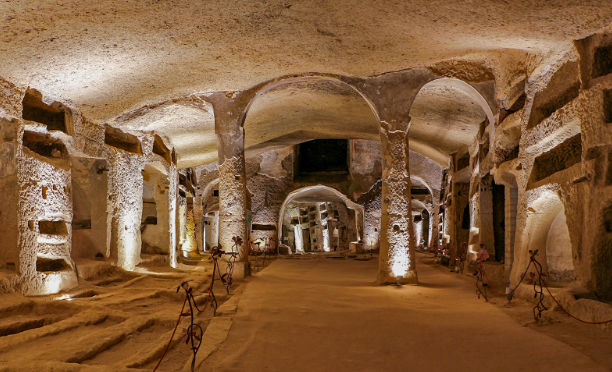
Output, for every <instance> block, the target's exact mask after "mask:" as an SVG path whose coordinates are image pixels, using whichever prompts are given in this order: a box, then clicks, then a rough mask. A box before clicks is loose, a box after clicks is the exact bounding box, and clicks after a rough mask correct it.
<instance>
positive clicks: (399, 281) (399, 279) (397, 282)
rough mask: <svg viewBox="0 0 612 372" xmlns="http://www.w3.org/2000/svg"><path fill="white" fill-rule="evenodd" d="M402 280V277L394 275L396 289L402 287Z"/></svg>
mask: <svg viewBox="0 0 612 372" xmlns="http://www.w3.org/2000/svg"><path fill="white" fill-rule="evenodd" d="M402 279H404V276H403V275H396V276H395V284H394V285H396V286H398V287H401V286H402Z"/></svg>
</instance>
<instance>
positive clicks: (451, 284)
mask: <svg viewBox="0 0 612 372" xmlns="http://www.w3.org/2000/svg"><path fill="white" fill-rule="evenodd" d="M424 259H425V257H424V256H418V257H417V260H418V262H417V264H418V266H417V268H418V274H419V281H420V283H421V284H420V285H419V286H403V287H395V286H382V287H381V286H377V285H375V284H374V278H375V277H376V272H377V269H378V261H377V260H371V261H366V262H363V261H354V260H333V259H323V258H320V259H300V260H290V259H285V260H278V261H276V262H274V263H273V264H271V265H270V266H269V267H267V268H266V269H265V270H263V271H262V272H261V273H259V274H256V275H255V276H254V277H253V278H252V279H251V280H250V282H249V283H248V284H247V287H246V289H245V290H244V293H243V295H242V298H241V299H240V302H239V304H238V311H237V314H236V316H235V318H234V324H233V325H232V328H231V330H230V333H229V335H228V337H227V340H226V341H225V343H223V344H222V346H221V347H220V348H219V349H218V350H217V351H216V352H215V353H214V354H212V355H211V356H210V357H209V359H208V360H206V361H205V362H204V363H203V364H202V366H201V368H200V371H214V372H219V371H241V372H242V371H249V372H256V371H333V372H341V371H453V372H456V371H504V372H507V371H573V372H575V371H590V372H595V371H607V369H606V368H604V367H602V366H600V365H598V364H597V363H595V362H594V361H593V360H592V359H590V358H589V357H587V356H585V355H583V354H581V353H580V352H578V351H576V350H575V349H573V348H571V347H569V346H567V345H565V344H563V343H561V342H559V341H556V340H554V339H552V338H550V337H547V336H545V335H543V334H540V333H538V332H536V331H534V330H532V329H529V328H527V327H523V326H521V325H520V324H518V323H517V322H516V321H515V320H513V319H512V318H510V317H509V316H507V315H506V314H504V313H503V312H502V311H500V310H499V309H498V308H496V307H495V306H493V305H490V304H487V303H485V302H484V301H483V300H478V299H477V297H476V295H475V293H474V287H473V285H472V283H471V282H470V281H468V280H464V279H462V278H460V277H457V276H456V275H454V274H450V273H448V272H445V271H443V270H441V269H437V268H435V267H433V266H431V265H427V264H424V263H423V262H422V261H424ZM485 350H486V351H485Z"/></svg>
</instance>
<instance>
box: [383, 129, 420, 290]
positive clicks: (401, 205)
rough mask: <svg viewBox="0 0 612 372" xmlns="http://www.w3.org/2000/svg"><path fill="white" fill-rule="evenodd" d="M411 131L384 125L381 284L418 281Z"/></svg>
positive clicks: (414, 282) (413, 282)
mask: <svg viewBox="0 0 612 372" xmlns="http://www.w3.org/2000/svg"><path fill="white" fill-rule="evenodd" d="M408 128H409V124H408V123H405V124H404V125H403V128H402V127H399V128H392V127H391V126H390V125H388V124H386V123H382V124H381V129H380V137H381V143H382V154H383V176H382V198H383V199H382V212H381V237H380V268H379V273H378V279H377V281H378V282H379V283H381V284H382V283H394V282H396V281H397V277H400V276H401V277H402V279H401V280H400V282H401V283H410V284H416V283H417V282H418V279H417V275H416V267H415V262H414V257H415V256H414V254H415V253H414V248H415V247H414V245H412V246H411V245H410V239H411V233H410V232H411V224H412V222H411V221H412V208H411V205H410V171H409V169H408V166H409V153H408V139H407V134H408Z"/></svg>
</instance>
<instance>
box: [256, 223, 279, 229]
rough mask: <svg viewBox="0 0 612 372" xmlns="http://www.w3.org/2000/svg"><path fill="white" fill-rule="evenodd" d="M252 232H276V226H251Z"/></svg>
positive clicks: (257, 224)
mask: <svg viewBox="0 0 612 372" xmlns="http://www.w3.org/2000/svg"><path fill="white" fill-rule="evenodd" d="M251 230H276V226H274V225H266V224H259V223H254V224H253V225H251Z"/></svg>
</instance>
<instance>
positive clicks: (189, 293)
mask: <svg viewBox="0 0 612 372" xmlns="http://www.w3.org/2000/svg"><path fill="white" fill-rule="evenodd" d="M232 240H233V241H234V245H233V246H232V252H229V253H227V252H224V251H223V250H222V249H221V245H219V246H217V247H214V248H213V249H212V250H211V254H210V255H211V257H212V259H213V272H212V276H211V280H210V285H209V286H208V296H207V297H206V302H205V303H204V308H203V309H202V310H200V308H199V307H198V304H197V302H196V299H195V297H194V296H193V289H192V288H191V287H190V286H189V283H188V282H183V283H181V284H180V285H179V286H178V287H177V289H176V291H177V293H178V291H179V290H180V289H181V288H182V289H184V290H185V300H184V301H183V306H182V307H181V312H180V314H179V318H178V320H177V321H176V325H175V326H174V330H173V331H172V335H171V336H170V340H169V341H168V344H167V345H166V348H165V349H164V352H163V353H162V356H161V358H159V361H158V362H157V365H156V366H155V368H154V369H153V372H155V371H156V370H157V368H158V367H159V365H160V364H161V362H162V361H163V360H164V357H165V356H166V353H167V352H168V349H170V345H171V344H172V339H174V335H175V334H176V330H177V328H178V326H179V324H180V322H181V319H182V317H184V316H190V317H191V324H190V325H189V327H187V329H185V330H184V331H185V336H184V341H185V343H187V344H189V342H190V341H191V350H192V351H193V358H192V360H191V370H192V371H193V370H194V369H195V363H196V355H197V353H198V351H199V350H200V345H201V344H202V338H203V336H204V330H203V329H202V327H201V326H200V325H199V324H195V323H194V319H193V315H194V307H195V309H196V310H197V311H198V313H203V312H204V311H205V310H206V308H207V307H208V305H209V304H212V305H211V307H212V308H213V316H215V315H216V313H217V307H218V304H217V299H216V297H215V293H214V292H213V286H214V285H215V273H217V274H218V275H219V279H221V282H222V283H223V285H225V287H226V290H227V293H228V294H229V289H230V287H231V285H232V275H233V273H234V263H235V262H236V259H237V258H239V257H240V251H239V250H237V251H236V252H234V248H237V247H238V246H239V245H241V244H242V238H240V237H239V236H235V237H233V238H232ZM224 254H226V255H230V258H229V259H228V264H227V267H226V269H225V274H223V275H221V270H220V268H219V258H220V257H221V256H222V255H224ZM187 303H189V309H190V312H189V313H184V312H183V311H184V310H185V305H186V304H187ZM197 331H199V332H200V335H199V336H198V333H197ZM196 341H197V346H196Z"/></svg>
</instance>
